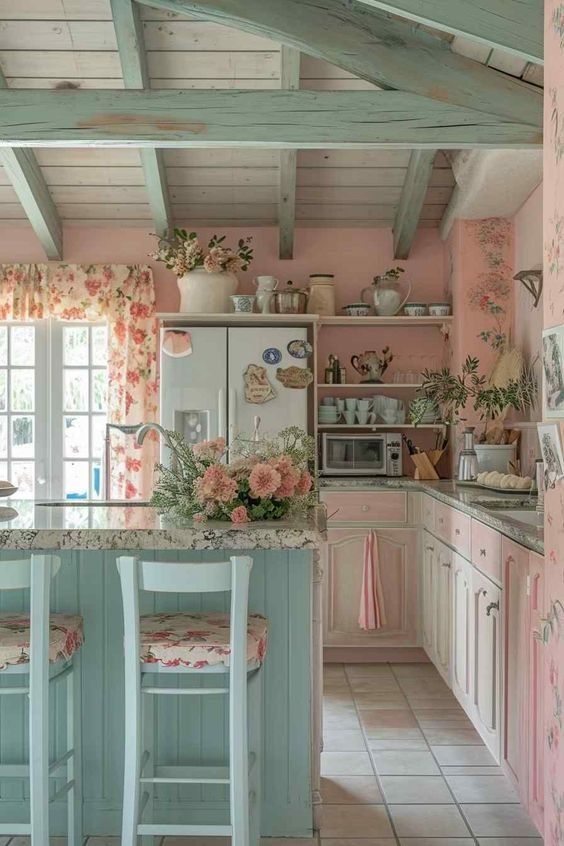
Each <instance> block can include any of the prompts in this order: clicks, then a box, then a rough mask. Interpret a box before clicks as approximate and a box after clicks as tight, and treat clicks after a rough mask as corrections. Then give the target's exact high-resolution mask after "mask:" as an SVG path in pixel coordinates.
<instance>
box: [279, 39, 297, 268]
mask: <svg viewBox="0 0 564 846" xmlns="http://www.w3.org/2000/svg"><path fill="white" fill-rule="evenodd" d="M280 87H281V88H282V89H283V90H286V91H296V90H297V89H298V88H299V87H300V51H299V50H295V49H294V48H293V47H286V45H284V44H283V45H282V48H281V51H280ZM297 170H298V151H297V150H281V151H280V166H279V175H278V178H279V186H278V250H279V256H280V258H281V259H291V258H294V231H295V227H296V175H297Z"/></svg>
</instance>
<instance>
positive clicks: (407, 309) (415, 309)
mask: <svg viewBox="0 0 564 846" xmlns="http://www.w3.org/2000/svg"><path fill="white" fill-rule="evenodd" d="M403 313H404V314H406V315H407V316H408V317H425V315H426V314H427V303H408V304H407V305H405V306H404V307H403Z"/></svg>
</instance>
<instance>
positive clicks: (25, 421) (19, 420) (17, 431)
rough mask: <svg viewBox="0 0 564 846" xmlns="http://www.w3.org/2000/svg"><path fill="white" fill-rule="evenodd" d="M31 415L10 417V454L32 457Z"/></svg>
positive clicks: (18, 456)
mask: <svg viewBox="0 0 564 846" xmlns="http://www.w3.org/2000/svg"><path fill="white" fill-rule="evenodd" d="M33 422H34V421H33V417H12V455H13V456H14V457H15V458H33Z"/></svg>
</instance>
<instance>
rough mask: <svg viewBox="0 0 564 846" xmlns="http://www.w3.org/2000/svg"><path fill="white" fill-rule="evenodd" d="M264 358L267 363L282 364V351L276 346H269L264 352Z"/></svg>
mask: <svg viewBox="0 0 564 846" xmlns="http://www.w3.org/2000/svg"><path fill="white" fill-rule="evenodd" d="M262 360H263V361H264V363H265V364H280V362H281V361H282V353H281V352H280V350H279V349H277V348H276V347H267V348H266V349H265V351H264V352H263V354H262Z"/></svg>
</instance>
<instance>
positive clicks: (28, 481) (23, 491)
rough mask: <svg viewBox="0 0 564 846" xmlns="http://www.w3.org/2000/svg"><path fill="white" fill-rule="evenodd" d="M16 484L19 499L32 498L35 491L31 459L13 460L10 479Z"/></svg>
mask: <svg viewBox="0 0 564 846" xmlns="http://www.w3.org/2000/svg"><path fill="white" fill-rule="evenodd" d="M11 481H12V482H13V483H14V485H17V486H18V488H19V490H18V494H17V495H18V497H21V499H32V497H33V495H34V493H35V464H34V462H33V461H13V462H12V479H11Z"/></svg>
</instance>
